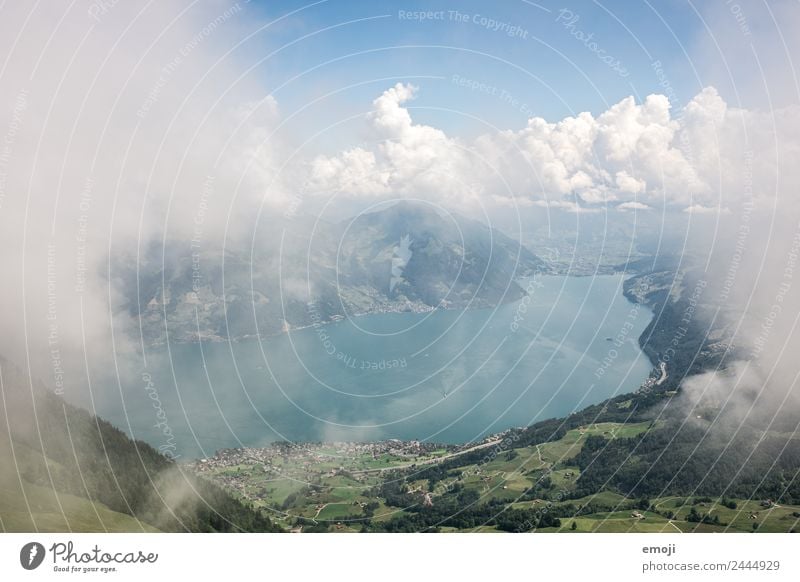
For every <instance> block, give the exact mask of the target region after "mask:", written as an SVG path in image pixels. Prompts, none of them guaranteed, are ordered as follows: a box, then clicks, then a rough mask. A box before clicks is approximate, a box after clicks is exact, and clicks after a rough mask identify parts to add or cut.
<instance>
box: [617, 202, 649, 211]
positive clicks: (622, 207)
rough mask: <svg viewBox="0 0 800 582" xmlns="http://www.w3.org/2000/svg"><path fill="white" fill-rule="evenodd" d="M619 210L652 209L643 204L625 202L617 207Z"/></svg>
mask: <svg viewBox="0 0 800 582" xmlns="http://www.w3.org/2000/svg"><path fill="white" fill-rule="evenodd" d="M617 210H650V207H649V206H648V205H647V204H642V203H641V202H623V203H622V204H619V205H617Z"/></svg>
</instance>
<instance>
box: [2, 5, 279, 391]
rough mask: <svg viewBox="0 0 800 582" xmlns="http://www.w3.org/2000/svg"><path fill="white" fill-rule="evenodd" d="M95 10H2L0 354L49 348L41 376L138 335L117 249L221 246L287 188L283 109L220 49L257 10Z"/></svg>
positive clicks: (131, 253) (131, 285) (131, 292)
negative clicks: (174, 243) (277, 135)
mask: <svg viewBox="0 0 800 582" xmlns="http://www.w3.org/2000/svg"><path fill="white" fill-rule="evenodd" d="M89 7H90V9H89V12H87V3H77V4H73V5H67V4H64V5H61V4H58V5H48V6H46V7H45V6H41V7H38V8H37V7H36V6H35V5H30V4H25V3H12V4H8V5H4V6H3V8H2V18H0V38H3V39H6V40H7V41H8V42H6V47H5V50H4V55H5V59H6V65H5V67H4V69H3V72H2V78H0V82H2V85H3V91H2V95H0V140H3V139H4V138H3V135H5V136H6V137H8V136H10V139H9V143H8V151H7V155H6V156H5V157H4V158H3V160H0V178H1V180H0V210H1V211H0V245H2V247H3V253H2V254H0V267H2V269H3V272H4V273H6V274H7V276H8V277H10V278H11V279H13V281H14V284H12V285H6V286H3V288H2V289H0V302H2V304H3V305H4V309H3V310H2V312H0V325H1V326H2V327H3V329H4V330H5V333H4V334H3V337H2V338H0V353H2V354H5V355H7V356H8V357H9V358H11V359H14V360H16V361H18V362H22V361H25V360H24V359H25V357H26V354H29V353H30V354H31V356H32V358H34V360H36V358H37V357H38V356H42V357H43V358H44V359H43V361H44V363H45V365H44V366H43V367H41V370H43V372H42V375H43V376H45V377H44V378H43V379H44V380H47V379H48V377H49V376H51V375H52V371H53V366H51V363H52V362H51V359H52V358H51V356H50V354H51V351H52V350H55V349H61V350H62V356H63V357H64V358H65V360H66V356H64V353H63V350H66V349H67V348H68V347H69V348H74V349H81V348H82V347H83V346H85V349H86V351H87V352H89V356H88V358H89V359H90V360H93V359H94V358H95V357H100V354H102V353H104V354H108V353H110V351H111V346H112V343H111V334H112V331H113V332H114V339H115V341H116V345H115V347H116V348H117V349H124V348H123V346H124V344H125V340H126V337H128V335H130V337H132V338H134V340H135V338H136V334H137V332H138V326H137V324H136V321H135V318H131V317H130V316H129V315H128V314H127V313H126V312H125V310H124V309H122V307H121V305H122V303H124V301H125V300H126V299H130V298H131V297H135V290H136V287H135V283H136V282H135V281H131V280H130V279H123V278H122V277H121V273H120V272H119V270H118V267H119V263H120V261H121V260H122V258H123V257H132V258H131V259H130V260H131V261H132V264H133V266H134V267H135V265H136V262H135V261H136V258H137V255H138V254H139V252H140V251H143V250H145V249H147V248H148V245H150V244H151V243H152V244H156V245H160V244H161V241H162V240H167V241H170V240H175V239H177V240H181V241H184V242H185V245H184V246H185V248H188V241H189V240H191V239H192V237H195V236H196V237H197V238H198V240H199V244H201V245H202V247H203V248H204V249H213V248H221V247H222V244H223V237H224V233H225V232H226V229H228V233H229V235H231V236H246V233H247V227H246V225H248V224H249V221H250V222H251V221H252V218H251V217H252V216H253V215H254V213H255V212H254V211H255V209H257V208H258V205H259V204H261V203H262V202H263V201H265V198H266V200H267V201H268V202H270V203H273V204H278V203H280V201H281V200H282V199H283V198H285V197H286V195H287V194H286V193H287V192H288V190H287V189H284V188H283V187H282V186H281V183H280V180H276V176H280V174H279V173H278V168H279V167H280V165H281V161H282V157H283V156H284V153H283V152H282V150H281V145H280V144H281V142H280V140H278V139H274V138H273V137H271V136H272V135H273V132H274V131H275V128H276V127H277V125H278V120H279V117H280V113H279V110H278V104H277V102H276V101H275V99H273V98H272V97H271V96H269V95H266V94H265V92H264V91H263V88H262V87H261V86H260V85H259V84H258V83H256V82H254V81H253V80H252V79H249V78H242V79H240V78H239V74H240V72H241V71H240V69H241V67H242V64H241V63H239V61H238V60H236V59H234V58H232V57H231V56H230V55H228V54H227V52H228V50H229V48H230V47H231V46H233V44H234V41H238V40H239V39H240V38H241V37H242V34H243V30H242V26H255V25H256V20H255V19H252V18H243V16H244V14H245V11H246V10H248V7H246V6H245V5H243V4H235V3H233V2H212V3H204V4H202V5H199V4H196V3H191V2H189V1H188V0H176V1H169V2H159V3H154V4H151V5H149V6H147V7H145V8H142V7H141V6H136V5H134V3H130V2H120V3H114V4H113V6H111V5H109V6H106V7H105V8H104V9H103V10H102V11H101V12H93V10H96V8H97V5H96V4H89ZM92 7H93V8H92ZM21 30H24V34H21V35H18V32H19V31H21ZM14 38H17V41H16V44H14V45H13V46H12V44H11V42H10V41H11V40H13V39H14ZM3 42H5V41H3ZM182 244H184V243H182ZM109 255H110V256H111V258H112V260H109ZM128 331H130V334H128V333H127V332H128ZM136 343H137V342H136V341H133V342H132V345H133V346H134V347H135V346H136ZM73 361H74V363H75V364H76V367H77V368H78V369H80V368H81V366H80V365H79V364H80V363H81V362H83V358H82V356H79V357H76V358H75V359H74V360H73Z"/></svg>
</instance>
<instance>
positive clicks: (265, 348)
mask: <svg viewBox="0 0 800 582" xmlns="http://www.w3.org/2000/svg"><path fill="white" fill-rule="evenodd" d="M537 281H538V282H539V284H540V285H541V286H533V285H531V286H529V291H530V299H529V300H524V304H523V302H516V303H510V304H506V305H502V306H500V307H498V308H496V309H476V310H452V311H435V312H431V313H426V314H416V313H389V314H374V315H368V316H362V317H357V318H354V319H351V320H345V321H341V322H338V323H333V324H328V325H320V326H318V327H311V328H307V329H303V330H294V331H291V332H290V333H288V334H284V335H280V336H274V337H267V338H264V339H263V340H262V341H261V342H258V341H255V340H253V341H243V342H238V343H203V344H173V345H171V346H170V350H169V351H170V353H171V365H170V358H169V356H168V354H167V350H166V349H163V347H162V349H158V350H153V353H152V354H149V355H148V364H147V368H146V372H144V378H145V379H146V380H147V382H143V380H142V377H140V375H139V374H125V375H124V376H128V377H123V378H122V379H121V391H120V393H119V394H122V395H123V396H124V407H123V406H122V405H121V402H120V401H119V400H118V399H117V398H114V397H112V398H110V399H108V400H104V401H103V402H98V403H96V405H97V412H98V414H100V415H101V416H103V417H105V418H107V419H108V420H110V421H111V422H113V423H114V424H116V425H118V426H120V427H126V428H128V429H129V430H130V431H131V432H132V433H133V436H134V437H135V438H139V439H142V440H145V441H147V442H149V443H151V444H152V445H154V446H156V447H159V446H161V445H163V444H165V443H167V442H168V440H169V439H168V436H169V434H167V435H165V434H164V429H165V427H167V426H168V427H169V433H171V434H172V435H173V439H172V441H171V442H174V444H175V450H174V451H172V452H173V453H175V454H179V455H181V456H182V457H192V456H208V455H211V454H213V452H214V451H215V450H217V449H220V448H226V447H240V446H259V445H263V444H266V443H268V442H271V441H274V440H280V439H288V440H292V441H319V440H326V441H331V440H336V441H352V440H360V441H363V440H380V439H388V438H397V439H404V440H409V439H424V440H430V441H435V442H453V443H455V442H467V441H471V440H475V439H479V438H481V437H483V436H485V435H487V434H490V433H494V432H499V431H502V430H504V429H507V428H509V427H515V426H524V425H528V424H530V423H532V422H536V421H539V420H544V419H546V418H551V417H554V416H561V415H565V414H568V413H569V412H571V411H572V410H574V409H580V408H583V407H585V406H587V405H589V404H592V403H596V402H599V401H601V400H603V399H605V398H607V397H609V396H611V395H614V394H617V393H625V392H629V391H632V390H635V389H636V388H637V387H638V386H639V384H640V383H641V382H642V380H643V379H644V378H645V377H646V376H647V374H648V372H649V371H650V368H651V366H650V363H649V362H648V360H647V357H646V356H645V355H644V354H643V353H642V352H641V351H640V349H639V347H638V343H637V340H638V337H639V335H640V334H641V333H642V331H643V330H644V328H645V327H646V326H647V324H648V322H649V321H650V319H651V317H652V313H651V312H650V311H648V310H647V309H646V308H644V307H640V306H637V305H634V304H631V303H630V302H628V300H627V299H625V297H624V296H623V295H622V281H623V276H621V275H615V276H599V277H555V276H552V277H540V278H537ZM515 317H516V322H517V323H516V325H514V322H515ZM611 338H618V340H619V341H612V339H611ZM621 340H624V341H621ZM604 359H605V364H604V363H603V362H604ZM122 368H128V366H124V365H123V366H122ZM130 368H134V369H135V368H136V366H135V365H132V366H130ZM598 370H601V372H598ZM147 374H149V376H147ZM143 384H145V385H144V386H143ZM148 386H149V388H148ZM119 394H118V395H117V397H118V396H119ZM154 398H157V402H158V405H159V406H160V409H159V407H157V406H154ZM123 411H124V412H123ZM162 411H163V412H162ZM164 419H166V422H164ZM158 423H160V426H157V424H158Z"/></svg>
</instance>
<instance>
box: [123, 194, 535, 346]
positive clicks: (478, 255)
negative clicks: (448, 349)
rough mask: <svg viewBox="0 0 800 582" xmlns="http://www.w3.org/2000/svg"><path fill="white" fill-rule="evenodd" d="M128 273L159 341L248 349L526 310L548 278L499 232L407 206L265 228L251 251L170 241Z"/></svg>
mask: <svg viewBox="0 0 800 582" xmlns="http://www.w3.org/2000/svg"><path fill="white" fill-rule="evenodd" d="M116 269H117V271H118V272H119V277H120V278H121V279H122V281H123V285H122V287H123V288H125V289H127V290H128V294H127V297H126V301H127V308H128V309H129V311H130V315H131V316H133V317H141V321H142V329H143V333H144V335H145V337H146V339H147V340H149V341H162V340H164V339H166V337H167V334H169V338H170V339H174V340H177V341H195V340H198V339H211V340H222V339H226V338H231V339H241V338H246V337H251V336H255V335H272V334H276V333H280V332H281V331H285V330H286V329H288V328H300V327H306V326H309V325H313V324H315V323H320V322H326V321H335V320H337V319H341V318H346V317H351V316H358V315H363V314H368V313H378V312H409V311H413V312H424V311H430V310H432V309H450V308H483V307H490V306H494V305H498V304H501V303H504V302H507V301H515V300H517V299H520V298H521V297H522V296H523V295H524V293H525V292H524V291H523V289H522V287H520V285H519V283H518V282H517V280H518V279H519V278H521V277H525V276H527V275H530V274H531V273H533V272H534V271H536V270H538V271H539V272H547V266H546V264H545V263H544V261H542V260H541V259H540V258H539V257H537V256H536V255H535V254H533V253H532V252H531V251H529V250H528V249H526V248H525V247H523V246H522V245H520V244H519V243H518V242H516V241H514V240H513V239H511V238H509V237H508V236H506V235H504V234H502V233H501V232H499V231H498V230H496V229H493V228H491V227H488V226H486V225H484V224H482V223H480V222H477V221H475V220H472V219H468V218H464V217H462V216H460V215H458V214H455V213H449V214H447V215H444V214H442V213H440V212H439V211H437V210H434V209H433V208H432V207H431V206H429V205H427V204H422V203H415V202H406V201H404V202H399V203H397V204H394V205H391V206H388V207H383V208H381V209H379V210H376V211H374V212H369V213H363V214H360V215H358V216H356V217H354V218H353V219H351V220H346V221H342V222H338V223H330V222H326V221H323V220H320V219H316V218H313V217H308V216H298V217H291V218H288V219H287V220H285V221H284V223H283V224H282V225H281V227H280V228H275V227H274V225H272V224H271V225H270V227H269V228H264V229H256V231H255V236H254V237H253V238H252V246H251V248H245V245H231V246H228V247H226V248H225V249H224V250H204V249H202V248H198V247H197V246H195V245H193V244H192V243H191V242H188V243H187V242H186V241H183V242H177V241H168V242H167V243H166V244H164V245H151V246H150V247H149V248H147V249H146V251H145V253H144V255H143V258H142V259H140V261H139V262H138V263H137V262H136V261H135V260H133V259H132V258H130V257H129V258H125V259H120V260H119V261H118V262H117V264H116ZM165 324H166V325H165Z"/></svg>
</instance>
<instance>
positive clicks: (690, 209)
mask: <svg viewBox="0 0 800 582" xmlns="http://www.w3.org/2000/svg"><path fill="white" fill-rule="evenodd" d="M683 212H685V213H686V214H717V213H720V212H724V210H723V209H720V208H715V207H711V206H703V205H702V204H692V205H691V206H687V207H686V208H684V209H683Z"/></svg>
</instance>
